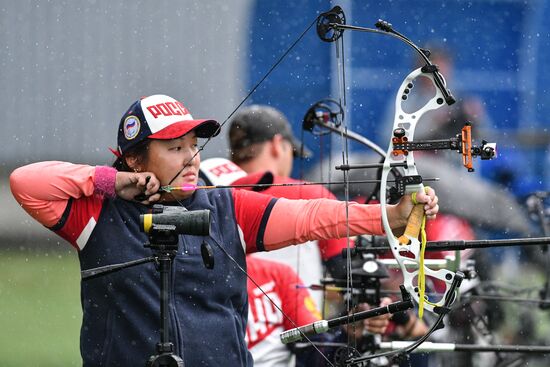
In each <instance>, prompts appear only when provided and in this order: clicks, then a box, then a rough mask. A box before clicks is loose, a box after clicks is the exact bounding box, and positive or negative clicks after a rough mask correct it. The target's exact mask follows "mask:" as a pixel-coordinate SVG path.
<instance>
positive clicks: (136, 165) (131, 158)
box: [122, 154, 141, 172]
mask: <svg viewBox="0 0 550 367" xmlns="http://www.w3.org/2000/svg"><path fill="white" fill-rule="evenodd" d="M122 159H124V160H125V162H126V165H127V166H128V167H129V168H130V169H131V170H132V171H134V172H139V171H141V167H140V162H139V159H138V157H136V156H135V155H132V154H130V155H128V156H126V157H122Z"/></svg>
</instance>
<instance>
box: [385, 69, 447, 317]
mask: <svg viewBox="0 0 550 367" xmlns="http://www.w3.org/2000/svg"><path fill="white" fill-rule="evenodd" d="M420 77H424V78H428V79H429V80H430V81H431V82H432V83H433V84H434V85H435V80H434V78H433V75H431V74H428V73H424V72H422V69H421V68H419V69H416V70H414V71H413V72H411V73H410V74H409V75H408V76H407V77H406V78H405V80H404V81H403V83H402V84H401V87H400V88H399V91H398V93H397V96H396V100H395V111H396V113H395V118H394V124H393V129H392V140H391V141H390V144H389V147H388V150H387V152H386V159H385V160H384V167H383V171H382V180H381V185H380V204H381V205H380V207H381V211H382V223H383V226H384V230H385V231H386V234H387V236H388V241H389V244H390V248H391V251H392V253H393V256H394V257H395V259H396V260H397V262H398V264H399V267H400V268H401V271H402V273H403V284H404V286H405V289H406V290H407V291H408V292H409V293H410V294H411V295H412V297H413V299H414V300H415V301H416V302H417V303H418V304H419V306H420V310H422V308H423V307H425V308H426V309H427V310H428V311H431V312H433V311H434V308H435V307H441V306H443V305H444V303H445V298H446V296H447V293H448V292H449V289H450V286H451V284H452V280H453V278H454V273H453V272H451V271H448V270H445V269H441V270H437V271H434V270H432V269H430V268H428V267H426V266H424V264H423V254H422V247H421V242H420V241H419V239H418V235H419V232H420V225H421V223H422V217H423V215H424V209H423V205H422V204H417V205H416V206H415V208H414V209H413V212H412V214H411V215H410V216H409V219H408V224H407V229H406V231H405V234H403V235H402V236H401V237H399V238H398V237H396V236H395V235H394V234H393V231H392V229H391V227H390V223H389V220H388V214H387V206H386V199H387V195H386V187H387V182H388V175H389V172H390V170H391V169H392V167H394V166H398V165H404V172H405V175H406V176H419V175H418V172H417V169H416V165H415V161H414V153H413V152H412V151H410V152H403V151H399V150H395V149H394V146H393V145H394V143H396V142H399V141H412V140H413V136H414V132H415V128H416V124H417V123H418V121H419V120H420V118H421V117H422V116H423V115H424V114H425V113H426V112H428V111H432V110H435V109H438V108H440V107H442V106H443V105H444V96H443V94H442V93H441V91H440V89H439V88H435V95H434V96H433V97H432V98H431V99H430V100H429V101H428V102H426V104H425V105H424V106H423V107H421V108H420V109H418V110H417V111H412V112H406V111H405V110H404V108H403V102H404V101H405V100H407V99H408V98H409V96H410V95H411V92H412V88H413V87H414V84H415V81H416V79H417V78H420ZM423 191H424V185H423V184H422V183H421V180H419V183H416V184H412V185H407V187H406V190H405V193H406V194H411V193H413V192H423ZM411 262H412V263H413V264H414V265H415V266H413V267H412V268H410V267H407V266H406V264H410V263H411ZM424 276H428V277H431V278H434V279H438V280H440V281H442V282H443V283H444V284H445V287H446V289H445V293H444V294H443V296H442V297H441V298H440V299H439V300H435V299H428V298H427V297H425V296H424V295H421V293H423V292H422V288H423V287H422V282H424ZM421 312H422V311H420V312H419V313H421Z"/></svg>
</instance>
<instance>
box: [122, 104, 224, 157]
mask: <svg viewBox="0 0 550 367" xmlns="http://www.w3.org/2000/svg"><path fill="white" fill-rule="evenodd" d="M191 130H194V131H195V133H196V135H197V137H199V138H209V137H212V136H216V135H218V133H219V132H220V125H219V124H218V122H217V121H215V120H209V119H201V120H195V119H194V118H193V116H191V113H190V112H189V110H188V109H187V108H186V107H185V106H184V105H183V103H181V102H179V101H177V100H175V99H174V98H172V97H169V96H165V95H162V94H156V95H153V96H149V97H144V98H142V99H140V100H138V101H136V102H134V103H133V104H132V105H131V106H130V108H129V109H128V111H126V113H125V114H124V115H123V116H122V118H121V119H120V124H119V127H118V139H117V143H118V147H117V152H113V153H115V154H116V155H118V156H121V155H122V154H124V153H126V152H127V151H128V149H130V148H132V147H134V146H136V145H137V144H138V143H140V142H142V141H144V140H145V139H166V140H168V139H175V138H179V137H181V136H183V135H185V134H187V133H188V132H190V131H191ZM117 153H118V154H117Z"/></svg>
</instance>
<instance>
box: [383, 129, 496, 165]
mask: <svg viewBox="0 0 550 367" xmlns="http://www.w3.org/2000/svg"><path fill="white" fill-rule="evenodd" d="M405 133H406V131H405V129H404V128H402V127H399V128H397V129H395V130H393V138H392V144H393V151H392V155H394V156H398V155H401V154H402V155H405V156H406V155H408V154H409V152H410V151H414V150H442V149H450V150H455V151H457V152H459V153H461V154H462V164H463V165H464V167H466V168H467V169H468V172H474V168H473V164H472V158H475V157H480V158H481V159H482V160H488V159H493V158H495V156H496V147H497V145H496V143H488V142H487V141H485V140H482V142H481V145H473V144H472V126H471V124H470V123H467V124H466V125H465V126H464V127H463V128H462V132H461V133H460V134H457V135H456V136H455V137H454V138H450V139H438V140H415V141H409V140H408V138H407V137H406V136H405Z"/></svg>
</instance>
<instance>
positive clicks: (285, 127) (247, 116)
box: [229, 105, 312, 158]
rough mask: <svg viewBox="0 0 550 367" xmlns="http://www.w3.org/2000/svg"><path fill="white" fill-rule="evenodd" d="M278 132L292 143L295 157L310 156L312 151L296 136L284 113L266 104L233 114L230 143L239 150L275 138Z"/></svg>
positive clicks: (235, 149) (232, 148) (232, 147)
mask: <svg viewBox="0 0 550 367" xmlns="http://www.w3.org/2000/svg"><path fill="white" fill-rule="evenodd" d="M276 134H280V135H281V136H282V137H283V138H285V139H286V140H288V141H289V142H290V143H291V144H292V148H293V149H294V156H295V157H302V158H308V157H311V155H312V153H311V151H310V150H309V149H307V147H305V146H303V147H302V143H301V142H300V141H299V140H298V139H296V138H295V137H294V134H292V129H291V127H290V123H289V122H288V120H287V118H286V117H285V115H283V113H282V112H281V111H279V110H277V109H276V108H273V107H271V106H266V105H251V106H248V107H245V108H243V109H241V110H240V111H239V112H237V113H236V114H235V116H233V119H232V120H231V126H230V128H229V145H230V147H231V150H233V151H238V150H240V149H243V148H246V147H248V146H250V145H252V144H255V143H263V142H264V141H268V140H271V139H273V137H274V136H275V135H276Z"/></svg>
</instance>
